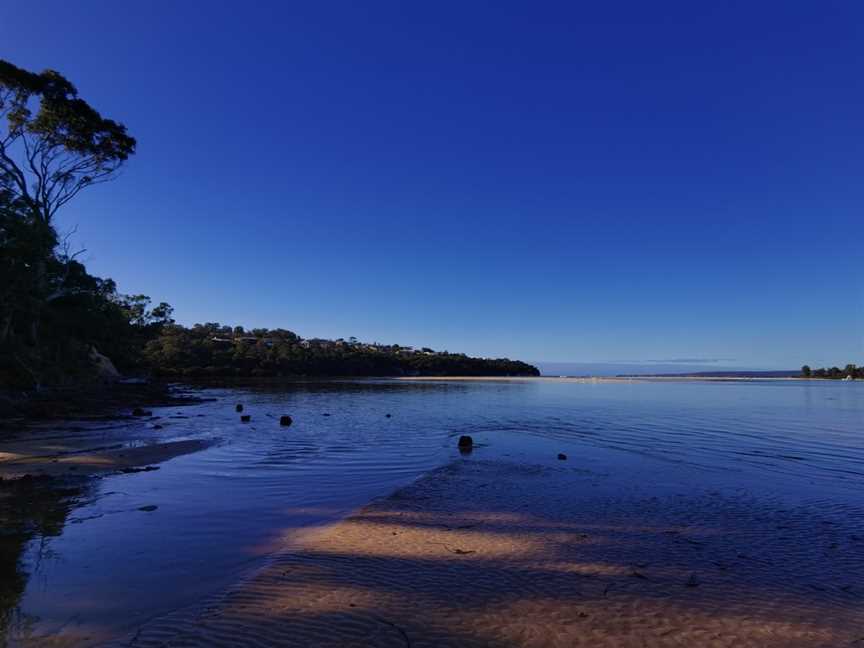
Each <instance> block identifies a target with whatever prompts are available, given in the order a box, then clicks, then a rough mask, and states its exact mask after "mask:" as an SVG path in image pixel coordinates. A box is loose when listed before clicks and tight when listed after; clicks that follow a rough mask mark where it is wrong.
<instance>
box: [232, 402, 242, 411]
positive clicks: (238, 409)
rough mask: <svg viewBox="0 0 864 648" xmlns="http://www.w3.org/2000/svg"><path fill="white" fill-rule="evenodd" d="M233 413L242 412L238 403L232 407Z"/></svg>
mask: <svg viewBox="0 0 864 648" xmlns="http://www.w3.org/2000/svg"><path fill="white" fill-rule="evenodd" d="M234 411H235V412H242V411H243V405H241V404H240V403H237V405H236V406H235V407H234Z"/></svg>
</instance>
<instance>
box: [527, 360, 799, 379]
mask: <svg viewBox="0 0 864 648" xmlns="http://www.w3.org/2000/svg"><path fill="white" fill-rule="evenodd" d="M531 364H533V365H534V366H536V367H537V368H538V369H540V373H541V374H543V375H544V376H620V375H640V374H642V375H658V374H695V373H702V374H704V373H728V372H736V373H757V374H758V373H762V372H766V371H770V373H777V374H786V375H790V376H791V375H797V373H798V372H797V371H796V370H794V369H788V370H786V371H782V370H766V369H765V368H764V367H733V366H729V365H727V364H722V365H721V364H696V363H693V364H691V363H667V362H663V363H654V362H643V363H635V362H631V363H625V362H620V363H619V362H532V363H531Z"/></svg>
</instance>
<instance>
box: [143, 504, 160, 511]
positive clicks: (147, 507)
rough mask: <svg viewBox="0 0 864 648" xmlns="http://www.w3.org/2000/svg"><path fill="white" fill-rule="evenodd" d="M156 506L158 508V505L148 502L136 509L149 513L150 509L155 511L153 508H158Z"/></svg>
mask: <svg viewBox="0 0 864 648" xmlns="http://www.w3.org/2000/svg"><path fill="white" fill-rule="evenodd" d="M158 508H159V507H158V506H156V505H155V504H148V505H147V506H140V507H138V510H139V511H144V512H145V513H150V512H151V511H155V510H156V509H158Z"/></svg>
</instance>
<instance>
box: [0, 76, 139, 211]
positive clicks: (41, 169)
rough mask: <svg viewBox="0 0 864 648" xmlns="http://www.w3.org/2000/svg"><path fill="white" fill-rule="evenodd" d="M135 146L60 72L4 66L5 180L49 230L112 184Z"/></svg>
mask: <svg viewBox="0 0 864 648" xmlns="http://www.w3.org/2000/svg"><path fill="white" fill-rule="evenodd" d="M135 145H136V142H135V139H134V138H133V137H131V136H130V135H128V134H127V132H126V127H125V126H123V125H122V124H119V123H117V122H115V121H113V120H111V119H106V118H105V117H102V115H100V114H99V112H98V111H96V110H95V109H94V108H93V107H91V106H90V104H88V103H87V102H86V101H84V100H83V99H81V98H80V97H79V96H78V91H77V89H76V88H75V86H74V85H72V84H71V83H70V82H69V81H68V80H67V79H66V78H65V77H63V75H61V74H60V73H59V72H55V71H54V70H45V71H44V72H40V73H38V74H37V73H34V72H28V71H27V70H23V69H21V68H19V67H16V66H15V65H13V64H11V63H9V62H8V61H5V60H2V59H0V173H2V175H3V176H4V181H5V182H6V183H7V190H10V191H11V192H12V193H13V196H14V198H16V199H18V200H20V202H21V204H22V206H23V207H24V208H26V209H27V210H28V211H30V212H31V215H32V216H33V217H34V218H36V219H38V220H40V221H41V222H43V223H44V224H51V222H52V220H53V217H54V215H55V214H56V213H57V210H58V209H60V208H61V207H62V206H63V205H65V204H66V203H68V202H69V201H70V200H72V198H74V197H75V196H76V195H77V194H78V193H79V192H80V191H81V190H82V189H84V188H85V187H88V186H90V185H94V184H97V183H100V182H105V181H107V180H110V179H112V178H113V177H114V176H115V174H116V172H117V171H118V170H119V169H120V167H121V166H122V165H123V163H124V162H126V160H128V159H129V156H131V155H132V154H133V153H134V152H135Z"/></svg>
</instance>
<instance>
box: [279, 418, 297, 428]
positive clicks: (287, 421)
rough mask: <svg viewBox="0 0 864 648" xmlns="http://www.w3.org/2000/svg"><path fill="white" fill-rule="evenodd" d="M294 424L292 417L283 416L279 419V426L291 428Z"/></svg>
mask: <svg viewBox="0 0 864 648" xmlns="http://www.w3.org/2000/svg"><path fill="white" fill-rule="evenodd" d="M293 422H294V420H293V419H292V418H291V417H290V416H282V417H280V418H279V425H284V426H286V427H287V426H289V425H291V424H292V423H293Z"/></svg>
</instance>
